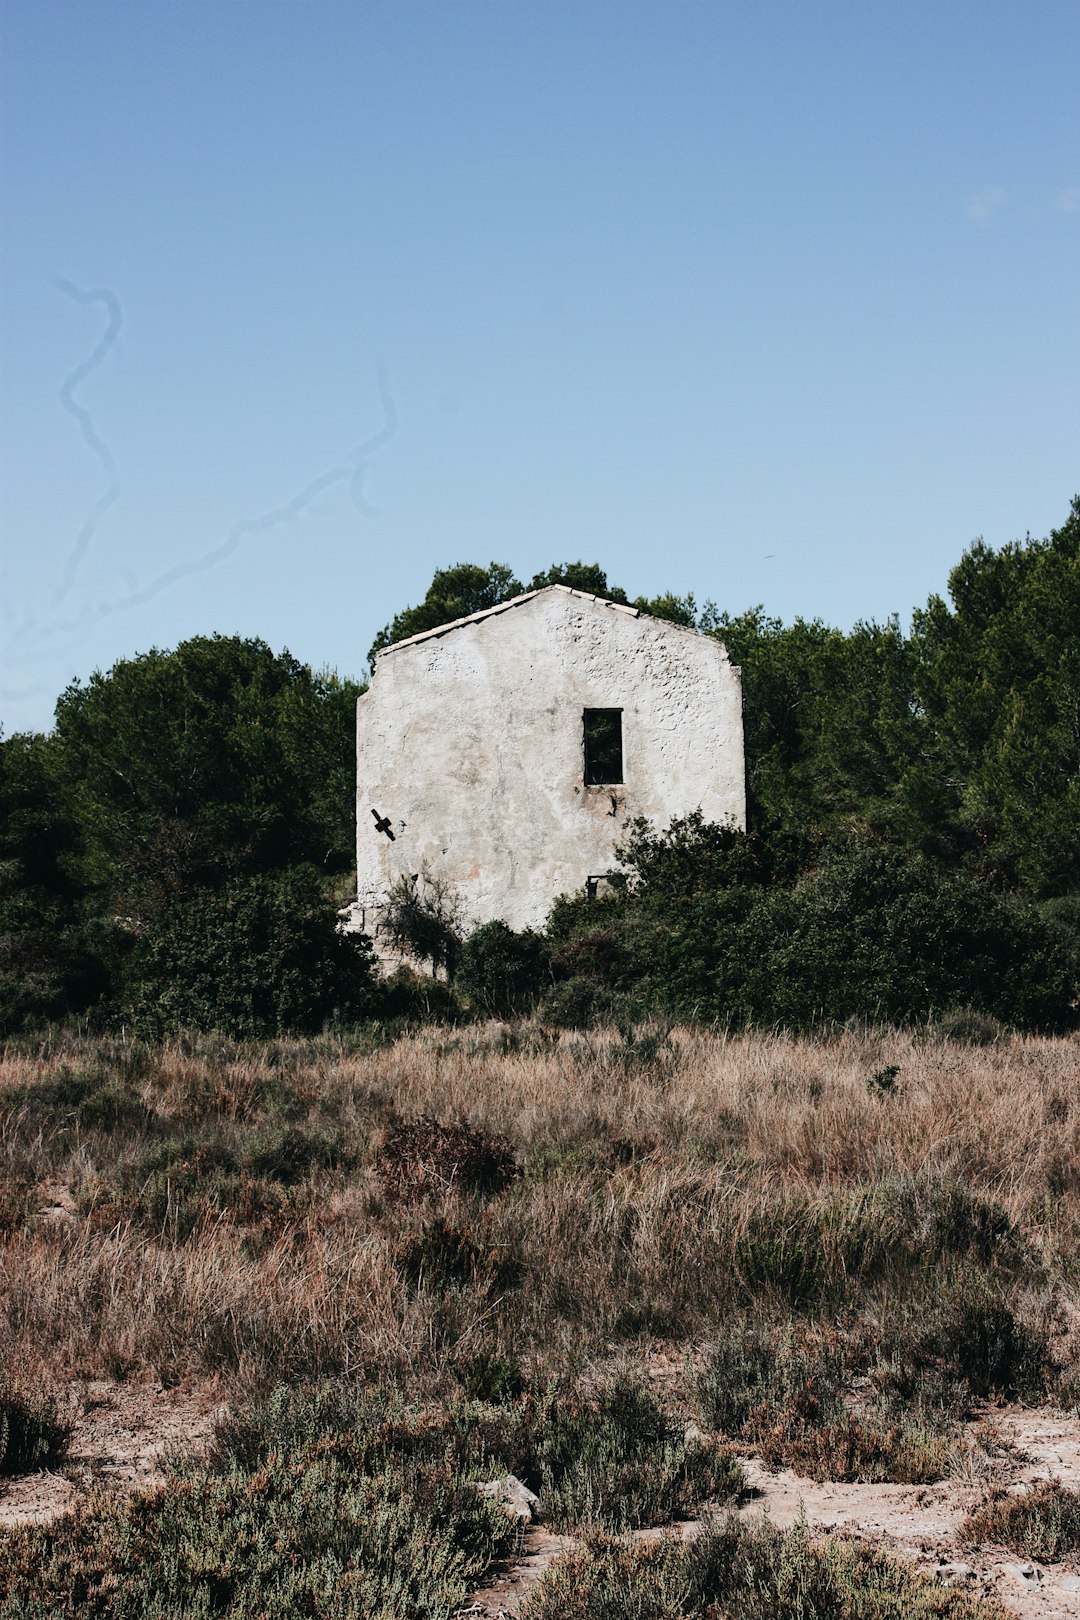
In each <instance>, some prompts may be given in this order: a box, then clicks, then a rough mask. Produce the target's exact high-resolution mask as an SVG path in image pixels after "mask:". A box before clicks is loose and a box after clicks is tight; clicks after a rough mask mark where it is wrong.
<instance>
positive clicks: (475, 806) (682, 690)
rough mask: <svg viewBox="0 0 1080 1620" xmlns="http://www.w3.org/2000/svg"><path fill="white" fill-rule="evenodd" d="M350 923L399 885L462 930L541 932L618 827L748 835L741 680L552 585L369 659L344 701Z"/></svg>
mask: <svg viewBox="0 0 1080 1620" xmlns="http://www.w3.org/2000/svg"><path fill="white" fill-rule="evenodd" d="M356 758H357V770H356V782H357V798H356V809H357V816H356V865H357V879H358V904H357V907H356V910H355V912H354V917H353V926H354V927H359V928H362V929H363V930H364V931H365V932H367V933H369V934H371V935H373V936H374V937H375V939H376V944H377V945H378V934H379V926H380V925H379V912H380V907H381V906H382V904H383V903H384V902H385V899H386V896H387V895H388V894H389V893H390V891H391V889H393V888H394V887H395V885H396V884H398V883H399V882H400V880H401V879H402V878H403V877H404V879H405V880H406V881H407V882H409V883H415V884H417V885H419V886H421V887H423V886H424V885H425V884H428V885H437V886H439V887H440V888H441V889H442V890H443V891H444V892H448V893H449V894H451V895H452V896H453V897H454V899H455V900H456V902H457V904H458V906H459V908H460V919H461V922H462V923H463V925H464V926H465V928H466V930H468V929H469V928H472V927H474V926H476V925H477V924H479V923H482V922H488V921H490V920H491V919H493V918H501V919H502V920H503V921H504V922H506V923H509V924H510V926H511V927H513V928H539V927H541V926H542V925H543V923H544V920H545V918H546V917H547V914H548V912H549V911H550V909H551V904H552V902H553V900H554V899H555V898H556V896H557V895H559V894H563V893H568V892H571V891H575V890H578V891H580V890H581V889H585V888H590V887H591V888H593V889H595V887H596V885H597V883H598V882H599V881H601V880H602V878H603V875H604V874H605V873H606V872H607V871H608V870H609V869H610V868H611V867H613V866H614V865H615V864H616V861H615V855H614V848H615V845H616V843H617V842H618V841H619V839H620V837H621V835H622V833H623V829H624V826H625V823H626V821H627V819H628V818H629V817H631V816H637V815H641V816H646V817H647V818H648V819H649V820H650V821H651V822H652V824H653V825H654V826H656V827H657V828H660V827H665V826H667V825H668V824H669V823H670V822H671V820H672V818H673V817H676V816H682V815H686V814H688V813H689V812H691V811H693V810H695V809H700V810H701V811H702V813H703V814H704V816H705V817H706V819H707V820H709V821H729V822H733V823H734V824H735V825H737V826H739V827H742V826H744V825H745V813H746V802H745V782H744V766H743V729H742V694H741V685H740V678H739V671H738V669H737V668H735V666H734V665H733V664H732V663H731V661H730V659H729V658H728V655H727V652H726V650H725V649H724V647H723V646H722V645H721V644H720V643H719V642H718V641H716V640H715V639H714V638H713V637H711V636H705V635H701V634H699V633H698V632H697V631H694V630H688V629H685V628H684V627H682V626H681V625H675V624H671V623H669V622H668V621H666V620H664V619H657V618H654V617H653V616H652V615H650V614H648V613H643V612H641V611H640V610H639V609H637V608H634V607H626V606H623V605H621V604H619V603H616V602H609V601H606V600H604V599H603V598H602V597H597V596H590V595H588V594H587V593H585V592H582V591H576V590H571V589H569V588H568V587H567V586H565V585H549V586H546V587H545V588H544V589H543V590H538V591H527V592H526V593H525V594H524V595H522V596H517V597H514V598H513V599H512V600H511V601H508V602H504V603H502V604H500V605H499V606H498V607H493V608H489V609H487V610H486V611H484V612H482V613H474V614H472V615H471V616H470V617H468V618H465V619H457V620H455V621H454V622H453V623H450V624H444V625H440V626H439V627H438V628H437V629H435V630H428V631H425V632H423V633H422V634H420V635H416V636H411V637H409V638H408V639H407V640H405V641H399V642H396V643H395V644H394V645H393V646H390V647H386V648H385V649H384V650H383V651H382V652H381V653H379V654H378V655H377V657H376V660H375V668H374V671H373V675H372V680H371V685H370V687H369V689H368V691H367V692H366V693H365V694H364V695H363V696H362V697H361V698H360V700H359V702H358V705H357V728H356Z"/></svg>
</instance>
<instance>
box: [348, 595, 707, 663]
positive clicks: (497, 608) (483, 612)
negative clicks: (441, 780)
mask: <svg viewBox="0 0 1080 1620" xmlns="http://www.w3.org/2000/svg"><path fill="white" fill-rule="evenodd" d="M545 591H562V592H564V594H565V595H567V596H577V597H579V598H580V599H581V600H582V601H583V602H597V603H599V604H600V606H601V607H608V608H614V609H615V611H616V612H618V613H627V614H629V616H630V617H631V618H632V619H640V618H641V617H642V616H643V610H642V609H641V608H637V607H634V606H633V605H632V604H631V603H629V602H613V601H612V600H611V598H610V597H608V596H597V594H596V593H595V592H594V591H579V590H576V589H575V588H574V586H572V585H560V584H558V583H554V584H551V585H540V586H538V587H537V588H536V590H534V591H522V592H521V594H520V596H509V597H507V599H506V601H505V602H496V603H495V604H494V606H493V607H489V608H481V609H480V610H479V612H477V613H466V614H465V615H464V616H463V617H462V618H460V619H448V620H447V622H446V623H445V624H436V625H433V626H432V628H431V629H430V630H418V631H417V632H416V634H415V635H414V636H405V637H404V638H403V639H402V640H401V641H392V642H391V643H390V645H389V646H388V647H380V648H379V651H378V652H377V653H376V654H375V658H376V660H378V659H380V658H385V656H386V654H387V653H391V652H397V651H398V649H399V648H400V647H415V645H416V643H417V642H418V641H429V640H430V639H431V638H432V637H433V636H445V635H447V634H448V633H449V631H451V630H459V629H460V628H461V626H462V625H463V624H477V623H478V622H479V620H481V619H490V618H493V617H494V616H495V614H496V613H505V612H506V610H507V609H508V608H514V607H520V605H521V603H522V602H528V601H529V600H530V599H531V598H532V597H534V596H543V594H544V592H545ZM655 616H656V615H655V614H651V613H646V614H644V617H645V618H655ZM663 622H664V623H665V624H667V623H670V620H667V619H665V620H664V621H663ZM674 628H676V629H680V630H685V629H687V628H688V626H686V625H677V626H674ZM692 633H693V634H694V635H696V634H697V631H696V630H695V631H694V632H692Z"/></svg>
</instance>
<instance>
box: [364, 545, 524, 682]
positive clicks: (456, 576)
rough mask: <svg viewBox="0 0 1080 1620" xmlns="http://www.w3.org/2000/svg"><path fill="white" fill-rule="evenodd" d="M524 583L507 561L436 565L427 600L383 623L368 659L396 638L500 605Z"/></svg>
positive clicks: (414, 633) (516, 593)
mask: <svg viewBox="0 0 1080 1620" xmlns="http://www.w3.org/2000/svg"><path fill="white" fill-rule="evenodd" d="M524 589H525V587H524V586H523V585H522V583H521V581H520V580H519V579H517V578H516V576H515V575H514V572H513V570H512V569H511V568H508V567H507V566H506V564H505V563H497V562H492V563H488V565H487V567H486V568H481V567H480V566H479V565H478V564H477V563H457V564H456V565H455V566H454V567H453V568H437V569H436V570H435V575H434V578H433V579H432V581H431V584H430V585H429V586H428V589H427V594H426V596H425V597H424V600H423V601H422V602H420V603H418V604H417V606H416V607H408V608H403V609H402V611H401V612H400V613H395V615H394V617H393V619H392V620H391V621H390V623H389V624H387V625H384V626H383V628H382V629H381V630H380V631H379V633H378V635H377V636H376V637H375V640H374V641H373V642H372V643H371V647H370V650H369V652H368V663H369V664H374V662H375V654H376V653H378V652H381V651H382V649H383V648H384V647H390V646H392V645H393V644H394V642H396V641H405V640H407V639H408V637H409V636H418V635H420V634H421V632H422V631H424V630H437V629H438V627H439V625H441V624H451V623H452V622H453V620H454V619H466V618H468V616H469V614H470V613H482V612H483V611H484V609H485V608H491V607H498V605H499V603H500V602H508V601H509V600H510V598H511V597H512V596H520V595H521V593H522V591H523V590H524Z"/></svg>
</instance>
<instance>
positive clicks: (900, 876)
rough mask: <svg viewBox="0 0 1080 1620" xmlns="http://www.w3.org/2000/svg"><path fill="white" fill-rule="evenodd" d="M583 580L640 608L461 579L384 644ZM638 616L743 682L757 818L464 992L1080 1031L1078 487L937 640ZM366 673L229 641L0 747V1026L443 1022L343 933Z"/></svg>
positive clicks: (171, 657) (635, 1007)
mask: <svg viewBox="0 0 1080 1620" xmlns="http://www.w3.org/2000/svg"><path fill="white" fill-rule="evenodd" d="M552 583H564V584H568V585H571V586H574V587H575V588H578V589H582V590H588V591H591V592H594V593H595V594H598V595H603V596H606V597H608V598H610V599H612V600H616V601H624V602H625V601H628V600H630V599H629V598H628V596H627V594H626V592H625V591H623V590H622V589H621V588H620V587H619V586H617V585H615V584H613V583H610V582H609V581H608V579H607V576H606V574H605V572H604V570H603V569H602V568H600V566H599V565H598V564H595V563H594V564H588V563H581V562H574V563H563V564H553V565H552V566H551V567H550V568H548V569H546V570H544V571H543V572H541V573H538V574H536V575H535V576H533V578H532V579H531V580H530V581H529V582H528V584H525V583H524V582H522V581H521V580H519V579H518V578H517V577H516V576H515V575H514V573H513V571H512V570H511V569H510V568H509V567H507V566H506V565H504V564H499V563H491V564H489V565H488V566H487V567H482V566H479V565H474V564H461V565H458V566H456V567H453V568H447V569H441V570H439V571H438V572H437V573H436V575H435V577H434V579H433V580H432V583H431V586H430V588H429V590H428V592H427V594H426V595H425V597H424V598H423V600H422V601H421V602H420V603H419V604H418V605H417V606H415V607H410V608H406V609H404V610H403V611H402V612H401V613H399V614H398V615H396V617H395V618H394V619H393V621H392V622H391V623H390V624H389V625H387V626H386V627H385V628H384V629H383V630H382V631H381V632H380V633H379V635H378V636H377V637H376V639H375V643H374V645H373V647H372V649H371V656H372V658H374V656H375V654H376V653H377V652H378V651H379V650H380V648H382V647H384V646H386V645H389V644H390V643H391V642H392V641H397V640H400V639H403V638H404V637H406V636H409V635H414V634H416V633H418V632H420V631H423V630H426V629H431V628H434V627H435V626H437V625H439V624H442V623H445V622H447V621H448V620H450V619H454V618H460V617H464V616H466V615H467V614H470V613H474V612H477V611H480V610H482V609H484V608H486V607H491V606H494V605H496V604H498V603H499V602H502V601H505V600H507V599H508V598H510V597H512V596H515V595H517V594H519V593H520V592H521V591H522V590H525V589H538V588H540V587H542V586H544V585H548V584H552ZM635 605H637V606H639V607H641V608H643V609H644V610H646V611H648V612H651V613H655V614H659V615H661V616H663V617H667V618H670V619H673V620H676V621H677V622H679V623H682V624H687V625H691V626H694V627H696V628H697V629H699V630H700V631H702V632H703V633H705V634H710V635H717V636H719V637H720V638H721V639H722V640H723V641H724V642H725V644H726V646H727V647H728V649H729V651H730V653H731V656H732V658H733V659H734V661H735V662H736V663H737V664H739V665H740V666H741V668H742V672H743V692H744V713H745V726H746V746H747V786H748V832H747V834H746V835H737V834H733V833H731V832H730V831H728V830H725V829H721V828H711V827H708V826H707V825H705V824H703V823H701V822H700V820H698V819H697V818H694V817H688V818H687V819H686V820H685V821H683V822H680V823H677V824H676V825H675V826H674V827H673V828H670V829H660V828H648V827H645V826H641V825H634V826H631V827H630V828H629V829H628V831H627V835H626V841H625V844H624V847H623V850H622V872H623V876H622V879H621V881H620V883H619V884H618V885H617V887H616V891H615V893H614V894H613V896H612V897H611V898H610V899H609V900H608V901H606V902H603V903H601V904H599V905H597V904H593V905H588V904H586V902H584V900H582V899H580V898H578V899H573V898H571V899H567V900H564V901H562V902H560V903H559V904H558V905H557V906H556V907H555V910H554V912H553V915H552V919H551V922H550V924H549V927H548V929H547V932H546V935H545V936H544V937H543V938H541V937H539V936H532V935H514V934H512V933H511V931H510V930H508V929H506V928H504V927H503V926H502V925H500V924H492V925H489V926H488V927H487V928H485V929H482V930H479V931H478V933H477V934H476V935H475V936H474V937H473V938H472V939H471V940H466V941H464V942H460V941H458V942H454V948H453V950H452V951H449V952H448V953H447V955H446V958H445V959H446V960H451V959H452V960H453V961H454V963H455V964H457V967H458V973H457V985H458V990H457V993H458V995H459V997H460V998H461V999H462V1003H463V1004H464V1005H471V1006H473V1007H475V1008H478V1009H481V1010H489V1011H512V1010H514V1009H516V1008H522V1007H525V1006H528V1005H532V1004H534V1003H535V1002H536V1001H537V1000H538V999H542V1000H544V1002H545V1006H546V1009H547V1014H548V1015H549V1016H551V1017H553V1018H557V1019H562V1020H563V1021H568V1022H575V1021H576V1022H583V1021H588V1020H589V1019H590V1018H592V1017H597V1016H625V1017H631V1018H632V1017H635V1016H638V1015H639V1014H641V1013H643V1012H645V1011H652V1010H660V1011H666V1012H677V1013H679V1014H680V1015H696V1016H699V1017H707V1018H716V1019H721V1020H728V1021H731V1020H734V1021H737V1022H746V1021H756V1022H767V1023H772V1022H779V1023H785V1024H789V1025H795V1026H805V1025H808V1024H812V1023H814V1022H816V1021H818V1020H822V1019H824V1020H837V1019H844V1018H847V1017H850V1016H852V1015H860V1016H864V1017H881V1018H889V1019H903V1018H924V1017H927V1016H931V1015H933V1014H935V1013H941V1012H942V1011H943V1010H946V1009H948V1008H956V1007H962V1006H963V1007H970V1008H973V1009H975V1010H976V1011H977V1012H981V1013H984V1014H991V1015H993V1016H995V1017H998V1018H1001V1019H1003V1020H1005V1021H1008V1022H1012V1023H1016V1024H1018V1025H1020V1026H1023V1027H1032V1028H1060V1027H1064V1026H1066V1025H1068V1024H1070V1023H1074V1022H1076V1018H1077V1013H1076V1006H1075V1003H1076V994H1077V979H1078V967H1077V951H1078V947H1080V502H1074V504H1073V508H1072V511H1071V513H1070V515H1069V517H1068V519H1067V521H1066V522H1065V523H1064V524H1063V526H1062V527H1061V528H1060V529H1058V530H1056V531H1054V532H1053V533H1051V535H1050V536H1049V537H1048V538H1047V539H1044V540H1033V539H1031V538H1028V539H1026V540H1025V541H1023V542H1018V543H1015V544H1012V545H1007V546H1005V547H1003V548H1002V549H1001V550H997V551H995V550H993V549H991V548H989V547H987V546H984V545H983V544H981V543H977V544H975V545H974V546H972V547H971V548H970V549H969V550H968V551H967V552H966V553H965V555H964V556H963V558H962V559H961V561H960V562H959V563H958V565H957V566H956V568H954V569H953V571H952V573H951V574H950V576H949V582H948V597H947V599H946V598H943V597H936V596H935V597H933V598H932V599H931V600H930V602H929V603H928V604H927V606H926V607H925V608H924V609H921V610H919V611H917V612H916V613H915V614H914V616H913V621H912V625H911V629H910V632H909V633H906V634H905V632H904V631H903V629H902V628H901V626H900V624H899V622H898V621H896V620H890V621H888V622H887V623H885V624H874V623H862V624H858V625H856V626H855V628H854V629H853V630H852V631H850V632H842V631H839V630H836V629H832V628H830V627H828V626H826V625H824V624H822V623H821V622H820V621H817V620H815V621H805V620H796V621H795V622H794V623H793V624H790V625H785V624H782V623H781V622H780V621H779V620H776V619H772V618H770V617H768V616H767V615H766V614H765V613H764V612H763V611H762V610H761V609H753V610H751V611H749V612H746V613H742V614H740V615H737V616H732V615H730V614H728V613H725V612H720V611H719V610H718V609H717V608H716V607H715V606H714V605H712V604H708V603H707V604H706V605H705V606H704V608H702V609H701V610H699V609H698V607H697V605H696V603H695V601H694V599H693V597H691V596H686V597H679V596H677V595H673V594H668V595H664V596H661V597H657V598H652V599H647V598H642V597H638V598H636V599H635ZM361 690H362V688H361V687H360V686H358V685H357V684H355V683H352V682H349V681H346V680H340V679H338V678H337V677H336V676H331V675H326V674H322V675H316V674H313V673H312V671H311V670H309V669H307V668H306V667H305V666H303V665H301V664H299V663H298V662H297V661H296V660H295V659H293V658H291V657H290V656H289V655H288V654H287V653H282V654H275V653H273V652H272V651H271V650H270V648H268V647H267V646H265V644H263V643H262V642H260V641H256V640H243V639H240V638H238V637H224V636H213V637H198V638H195V639H193V640H191V641H187V642H184V643H183V644H182V645H181V646H180V647H178V648H177V649H176V650H175V651H173V652H158V651H154V652H150V653H147V654H145V655H141V656H139V657H136V658H132V659H128V660H124V661H122V662H121V663H119V664H117V665H116V666H115V668H114V669H113V670H111V671H110V672H109V673H108V674H105V675H102V674H95V675H94V676H92V677H91V679H90V680H89V681H88V682H86V683H85V684H82V683H80V682H75V683H74V684H73V685H72V686H70V687H69V688H68V689H67V691H66V692H64V693H63V695H62V696H61V698H60V700H59V702H58V704H57V709H56V723H55V727H54V729H53V731H52V732H51V733H50V734H49V735H48V736H36V735H16V736H11V737H6V738H0V1031H3V1032H11V1031H15V1030H19V1029H25V1028H29V1027H33V1026H34V1025H35V1024H39V1023H41V1022H43V1021H46V1020H49V1019H62V1018H70V1017H72V1016H92V1017H93V1018H95V1019H98V1020H103V1021H108V1020H114V1021H115V1020H122V1021H127V1020H133V1021H134V1022H135V1023H136V1025H137V1026H138V1027H141V1028H145V1029H147V1030H148V1031H153V1032H163V1031H165V1030H168V1029H171V1028H177V1027H181V1026H183V1025H192V1026H201V1027H222V1028H228V1029H231V1030H234V1031H236V1032H238V1033H251V1034H263V1033H269V1032H272V1031H274V1030H277V1029H298V1030H304V1029H308V1030H311V1029H317V1028H320V1027H322V1026H323V1024H324V1023H326V1022H327V1021H330V1020H335V1019H336V1020H340V1021H351V1020H355V1019H357V1018H361V1017H365V1016H372V1015H376V1014H379V1013H383V1014H387V1013H392V1012H395V1011H402V1010H409V1008H410V1007H411V1006H414V1005H415V998H414V999H413V1001H412V1002H410V1000H409V998H408V996H404V998H403V993H402V992H401V989H400V987H398V988H397V989H396V990H390V991H388V990H387V989H386V988H385V987H382V988H380V987H378V986H377V984H376V982H375V980H374V978H373V975H372V971H371V960H370V954H369V952H368V951H367V950H366V949H365V947H364V944H363V942H356V941H348V940H344V939H343V938H342V937H341V936H340V935H339V934H337V933H336V932H335V928H334V921H335V912H336V907H337V906H338V905H340V904H342V903H343V901H345V900H346V899H347V898H348V897H349V894H350V891H351V877H352V870H353V820H352V818H353V781H354V777H353V769H354V765H353V736H354V728H353V709H354V704H355V699H356V696H357V694H358V692H359V691H361ZM416 925H417V926H418V927H419V926H421V925H423V926H427V927H428V929H429V931H430V926H431V920H430V919H427V920H425V919H420V920H419V921H417V924H416ZM454 1004H455V1003H454V1001H453V993H451V995H450V997H449V1000H448V999H447V997H446V996H442V998H441V1000H440V1001H439V1005H440V1006H442V1007H447V1006H449V1007H451V1008H452V1007H453V1005H454Z"/></svg>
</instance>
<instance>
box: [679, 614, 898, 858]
mask: <svg viewBox="0 0 1080 1620" xmlns="http://www.w3.org/2000/svg"><path fill="white" fill-rule="evenodd" d="M710 627H711V629H712V632H713V633H714V634H715V635H717V636H719V638H720V639H721V640H722V641H723V642H724V643H725V645H726V647H727V649H728V652H729V653H730V654H731V657H732V660H733V661H734V662H735V663H736V664H738V665H739V666H740V667H741V669H742V681H743V724H744V729H745V738H746V772H747V813H748V822H749V826H750V828H751V830H753V831H755V832H757V833H758V834H759V836H760V838H761V839H762V841H763V843H764V844H765V845H766V846H767V848H768V849H769V851H770V859H771V860H772V861H773V862H774V863H775V864H777V866H778V867H780V868H784V869H786V870H787V872H788V874H789V876H793V875H794V874H795V873H796V872H797V871H799V870H801V869H802V867H803V866H805V865H806V863H807V862H808V861H809V860H812V859H813V858H814V856H815V853H816V852H817V851H818V850H819V849H820V848H821V847H822V845H823V843H825V842H827V841H828V840H829V839H831V838H833V837H836V836H837V835H839V834H841V833H843V832H845V831H846V830H847V829H849V828H850V827H851V826H852V825H853V824H856V823H859V824H863V825H867V826H870V827H874V828H877V829H878V830H880V831H892V832H894V833H895V834H896V836H901V832H900V826H901V822H902V820H903V817H902V815H901V812H900V810H899V808H898V804H897V799H898V789H899V783H900V781H901V778H902V776H903V774H904V772H905V770H906V769H907V768H908V766H909V764H910V762H911V761H912V760H913V759H914V758H916V757H917V754H918V746H919V716H918V713H917V709H916V705H915V702H914V697H913V680H914V674H913V667H912V653H911V649H910V646H909V644H908V642H907V640H906V638H905V637H904V635H903V634H902V632H901V630H900V626H899V624H898V622H897V621H896V620H895V619H890V620H889V621H888V622H887V623H885V624H883V625H880V624H873V623H867V624H858V625H856V626H855V628H854V630H852V631H851V633H850V634H848V635H845V634H844V633H843V632H842V631H840V630H834V629H831V628H830V627H829V626H828V625H825V624H822V622H821V621H820V620H819V619H815V620H809V621H808V620H805V619H796V620H795V622H794V623H793V624H791V625H784V624H782V623H781V621H780V620H779V619H774V618H770V617H768V616H767V615H766V614H765V613H764V612H763V611H762V610H761V609H760V608H752V609H751V610H750V611H749V612H747V613H743V614H741V615H739V616H737V617H732V616H730V615H728V614H715V615H713V616H712V617H711V619H710Z"/></svg>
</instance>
